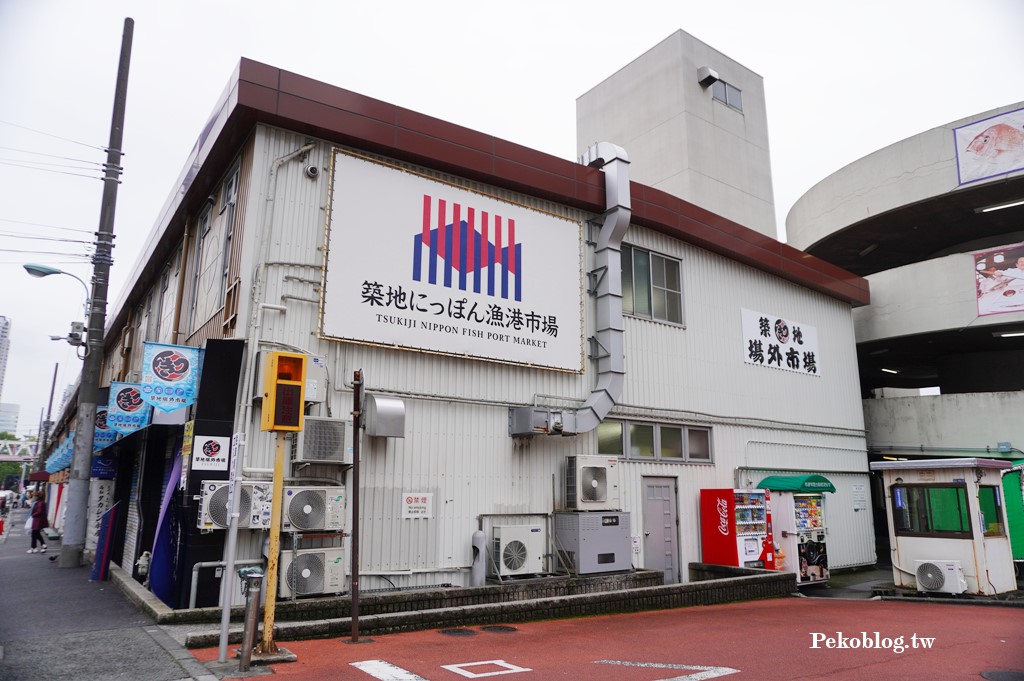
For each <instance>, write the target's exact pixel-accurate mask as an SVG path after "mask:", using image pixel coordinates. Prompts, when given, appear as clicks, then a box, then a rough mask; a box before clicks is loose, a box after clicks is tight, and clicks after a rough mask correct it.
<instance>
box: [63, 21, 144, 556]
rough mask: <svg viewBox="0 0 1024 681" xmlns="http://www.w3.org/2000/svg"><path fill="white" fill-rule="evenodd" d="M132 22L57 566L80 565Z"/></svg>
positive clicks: (120, 71)
mask: <svg viewBox="0 0 1024 681" xmlns="http://www.w3.org/2000/svg"><path fill="white" fill-rule="evenodd" d="M134 29H135V21H134V20H132V19H131V18H130V17H129V18H126V19H125V20H124V33H123V35H122V36H121V59H120V62H119V63H118V67H117V85H116V87H115V90H114V112H113V115H112V116H111V121H110V144H108V145H107V162H106V164H105V168H106V172H105V173H104V176H103V199H102V203H101V204H100V225H99V231H97V232H96V253H95V254H94V255H93V258H92V296H91V297H90V310H89V327H88V343H87V345H86V354H85V360H83V363H82V378H81V381H80V382H79V386H78V412H77V416H76V418H75V443H74V450H73V454H72V457H71V475H70V477H69V481H68V505H67V515H66V516H65V519H64V536H63V538H62V540H61V550H60V560H59V561H58V563H57V564H58V565H59V566H60V567H62V568H67V567H80V566H81V565H82V553H83V551H84V550H85V530H86V520H87V517H88V512H89V474H90V471H91V468H92V447H93V435H94V430H95V428H96V403H97V402H98V401H99V392H100V386H99V381H100V367H101V366H102V363H103V330H104V326H105V325H106V316H107V289H108V286H109V278H110V264H111V262H112V260H111V257H110V252H111V250H112V248H113V246H114V243H113V242H114V207H115V205H116V203H117V185H118V184H119V183H120V179H119V178H120V176H121V156H122V155H123V153H122V151H121V142H122V139H123V137H124V112H125V103H126V101H127V99H128V66H129V64H130V62H131V53H132V34H133V31H134Z"/></svg>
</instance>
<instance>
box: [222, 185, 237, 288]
mask: <svg viewBox="0 0 1024 681" xmlns="http://www.w3.org/2000/svg"><path fill="white" fill-rule="evenodd" d="M237 200H238V170H235V171H234V172H233V173H231V174H230V175H229V176H228V179H227V180H225V181H224V192H223V205H221V208H220V210H221V213H223V214H224V244H223V255H222V257H221V277H220V294H219V295H218V298H219V300H220V302H223V301H224V298H225V296H226V295H227V289H228V271H229V270H230V269H231V237H232V236H234V233H235V202H236V201H237Z"/></svg>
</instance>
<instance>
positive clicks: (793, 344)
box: [741, 309, 821, 376]
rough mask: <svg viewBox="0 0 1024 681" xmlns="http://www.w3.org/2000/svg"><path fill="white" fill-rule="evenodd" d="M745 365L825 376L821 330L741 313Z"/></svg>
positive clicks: (792, 322) (787, 320)
mask: <svg viewBox="0 0 1024 681" xmlns="http://www.w3.org/2000/svg"><path fill="white" fill-rule="evenodd" d="M741 314H742V319H743V323H742V330H743V361H744V362H746V363H747V364H756V365H758V366H763V367H771V368H773V369H781V370H783V371H792V372H795V373H800V374H806V375H808V376H820V375H821V364H820V362H821V356H820V354H819V352H818V329H817V328H815V327H813V326H811V325H809V324H802V323H801V322H797V321H794V320H792V319H784V318H782V317H779V316H778V315H773V314H765V313H763V312H754V311H753V310H746V309H742V310H741Z"/></svg>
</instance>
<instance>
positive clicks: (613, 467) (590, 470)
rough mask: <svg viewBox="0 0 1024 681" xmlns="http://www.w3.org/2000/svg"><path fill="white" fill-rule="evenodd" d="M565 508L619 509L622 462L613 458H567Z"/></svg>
mask: <svg viewBox="0 0 1024 681" xmlns="http://www.w3.org/2000/svg"><path fill="white" fill-rule="evenodd" d="M565 507H566V508H567V509H571V510H575V511H606V510H619V509H620V508H621V503H620V501H619V471H618V459H617V458H615V457H613V456H592V455H591V456H567V457H566V458H565Z"/></svg>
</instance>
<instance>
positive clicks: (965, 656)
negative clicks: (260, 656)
mask: <svg viewBox="0 0 1024 681" xmlns="http://www.w3.org/2000/svg"><path fill="white" fill-rule="evenodd" d="M512 626H514V627H515V629H516V631H515V632H512V633H491V632H487V631H483V630H482V629H481V628H480V627H469V629H472V630H473V631H475V632H476V633H475V634H474V635H472V636H460V637H453V636H450V635H445V634H442V633H440V631H438V630H430V631H421V632H413V633H404V634H390V635H384V636H374V637H372V642H370V643H360V644H352V643H350V640H351V639H350V638H348V637H346V638H343V639H322V640H316V641H287V642H282V643H281V644H280V645H281V646H282V647H284V648H286V649H287V650H289V651H291V652H293V653H295V655H296V656H297V657H298V661H297V662H293V663H286V664H277V665H273V670H274V674H275V675H276V676H279V677H283V678H298V679H304V680H309V681H317V680H319V679H352V680H353V681H356V680H366V681H372V679H375V678H376V679H389V680H392V681H397V680H406V681H420V680H421V679H425V680H427V681H456V680H460V679H466V678H493V677H494V676H498V675H500V676H502V678H503V679H509V681H512V680H513V679H515V680H516V681H519V680H521V681H543V680H546V679H586V680H587V681H658V680H663V679H677V680H680V681H682V680H683V679H685V680H686V681H698V680H703V679H710V678H726V679H729V681H741V680H742V679H759V680H768V681H771V680H773V679H777V680H780V681H781V680H783V679H786V680H790V679H828V680H829V681H855V680H856V681H861V680H865V681H866V680H871V681H877V680H880V679H900V681H916V680H920V681H955V680H957V679H964V680H965V681H966V680H968V679H970V680H972V681H977V680H978V679H979V678H980V676H979V674H981V672H984V671H994V670H1012V671H1019V672H1024V610H1022V609H1020V608H1008V607H992V606H977V605H946V604H939V603H902V602H893V601H871V600H830V599H811V598H787V599H781V600H771V601H754V602H746V603H731V604H727V605H714V606H704V607H692V608H681V609H676V610H660V611H656V612H644V613H634V614H628V615H610V616H603V617H588V618H582V619H572V620H557V621H545V622H528V623H524V624H514V625H512ZM837 632H841V633H842V635H843V636H846V637H855V638H857V639H860V638H862V632H866V635H867V636H868V638H870V639H871V640H872V641H873V640H874V639H875V632H878V634H879V639H882V642H883V643H884V639H898V638H899V637H901V636H902V637H903V641H902V642H903V643H904V644H905V645H906V646H907V649H906V650H904V651H903V652H902V653H896V652H894V651H893V650H892V649H891V648H889V649H882V650H878V649H869V650H865V649H851V648H846V649H839V648H832V649H829V648H826V647H825V642H821V643H819V648H817V649H815V648H812V643H813V641H812V634H814V633H820V634H825V635H827V636H828V637H831V638H833V639H835V638H836V636H837ZM915 635H916V636H917V637H918V638H921V637H926V638H934V642H933V643H932V645H931V647H930V648H928V649H925V648H922V647H920V646H921V645H922V644H920V643H919V644H918V646H919V647H917V648H916V649H915V648H914V647H913V642H912V639H911V637H912V636H915ZM233 650H234V649H233V648H232V651H233ZM193 653H194V654H195V656H196V657H197V658H198V659H199V660H200V661H203V662H207V661H211V660H215V659H216V658H217V650H216V648H209V649H203V650H196V651H193ZM495 660H497V661H499V663H494V662H493V661H495ZM366 661H380V662H371V663H370V664H368V665H366V668H365V669H361V668H359V667H355V666H352V663H359V662H366ZM602 661H613V662H617V663H620V664H608V663H607V662H602ZM480 662H491V664H473V663H480ZM621 663H629V665H640V664H644V665H647V666H627V665H624V664H621ZM443 665H463V666H462V667H458V668H455V669H446V668H444V667H443ZM708 668H720V669H718V670H714V669H708ZM721 668H727V669H734V670H738V671H737V672H735V673H725V672H726V670H725V669H721ZM517 669H521V670H522V671H516V670H517ZM716 671H717V672H718V673H717V674H716ZM494 672H499V673H500V674H495V673H494Z"/></svg>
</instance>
